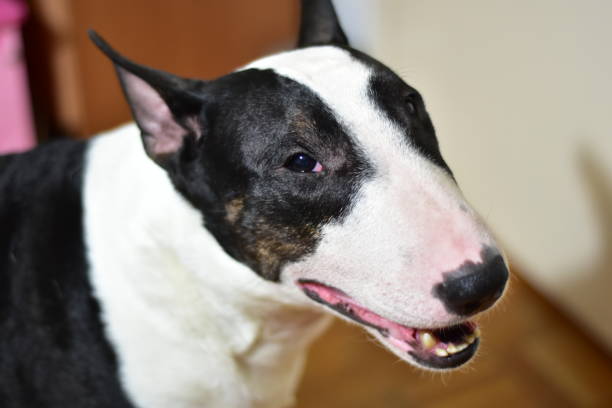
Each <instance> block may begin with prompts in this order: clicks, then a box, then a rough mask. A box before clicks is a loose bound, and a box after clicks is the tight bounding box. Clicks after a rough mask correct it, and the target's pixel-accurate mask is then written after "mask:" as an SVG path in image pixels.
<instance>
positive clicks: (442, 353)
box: [434, 348, 448, 357]
mask: <svg viewBox="0 0 612 408" xmlns="http://www.w3.org/2000/svg"><path fill="white" fill-rule="evenodd" d="M434 354H435V355H436V356H438V357H448V352H447V351H446V350H444V349H441V348H437V349H435V350H434Z"/></svg>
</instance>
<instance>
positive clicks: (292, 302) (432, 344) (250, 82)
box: [0, 0, 508, 408]
mask: <svg viewBox="0 0 612 408" xmlns="http://www.w3.org/2000/svg"><path fill="white" fill-rule="evenodd" d="M302 14H303V15H302V27H301V29H300V40H299V47H298V48H297V49H295V50H293V51H289V52H284V53H280V54H276V55H272V56H269V57H266V58H262V59H259V60H257V61H255V62H253V63H251V64H249V65H247V66H246V67H244V68H242V69H240V70H238V71H236V72H233V73H231V74H229V75H227V76H224V77H221V78H219V79H216V80H214V81H200V80H194V79H184V78H179V77H177V76H174V75H170V74H168V73H165V72H161V71H158V70H154V69H151V68H148V67H145V66H142V65H138V64H135V63H133V62H131V61H129V60H127V59H125V58H124V57H122V56H120V55H119V54H117V53H116V52H115V51H113V50H112V49H111V48H110V47H109V46H108V45H107V44H106V43H105V42H104V41H103V40H102V39H101V38H100V37H98V36H97V35H96V34H94V33H92V35H91V37H92V39H93V41H94V42H95V43H96V44H97V45H98V46H99V47H100V48H101V49H102V51H103V52H104V53H106V55H107V56H108V57H109V58H110V59H111V60H112V62H113V63H114V64H115V68H116V70H117V73H118V75H119V79H120V81H121V84H122V86H123V89H124V91H125V94H126V96H127V99H128V101H129V104H130V106H131V109H132V112H133V115H134V119H135V121H136V125H127V126H124V127H121V128H119V129H116V130H113V131H110V132H108V133H105V134H102V135H100V136H98V137H95V138H93V139H91V141H89V142H86V143H84V142H77V141H64V142H57V143H52V144H48V145H43V146H41V147H39V148H37V149H35V150H33V151H30V152H28V153H25V154H21V155H12V156H5V157H2V158H0V228H1V233H0V406H2V407H3V408H13V407H61V408H65V407H114V408H117V407H145V408H168V407H172V408H182V407H184V408H188V407H189V408H191V407H224V408H227V407H282V406H287V405H290V404H291V403H292V401H293V393H294V391H295V388H296V384H297V383H298V380H299V376H300V372H301V369H302V366H303V363H304V358H305V350H306V349H307V347H308V345H309V343H310V342H311V341H312V340H313V339H314V338H315V336H317V335H318V334H319V333H321V331H322V330H323V329H324V327H325V326H326V324H327V323H328V322H329V318H330V316H331V315H336V316H341V317H344V318H346V319H348V320H350V321H353V322H356V323H357V324H360V325H362V326H363V327H364V328H365V329H366V330H367V331H369V332H370V333H371V334H372V335H374V337H376V338H377V339H378V340H379V341H380V342H381V343H382V344H384V345H385V346H386V347H387V348H388V349H389V350H391V351H392V352H393V353H395V354H396V355H397V356H399V357H400V358H401V359H403V360H405V361H407V362H409V363H413V364H415V365H417V366H421V367H427V368H431V369H449V368H453V367H457V366H459V365H461V364H463V363H465V362H466V361H468V360H469V359H470V358H471V357H472V356H473V355H474V353H475V351H476V348H477V346H478V329H477V328H476V324H475V323H473V322H471V321H469V320H467V319H468V318H469V317H470V316H473V315H475V314H477V313H479V312H481V311H483V310H485V309H487V308H489V307H491V306H492V305H493V304H494V303H495V301H496V300H497V299H498V298H499V297H500V296H501V295H502V292H503V290H504V287H505V284H506V281H507V278H508V271H507V268H506V264H505V261H504V258H503V256H502V255H501V254H500V250H499V249H497V245H496V243H495V241H494V239H493V238H492V236H491V233H490V232H489V231H488V230H487V228H486V226H485V225H484V224H483V222H482V221H481V219H480V218H479V217H478V216H477V215H476V214H475V212H474V211H473V210H472V209H471V208H470V206H469V205H468V204H467V202H466V201H465V200H464V198H463V197H462V195H461V192H460V191H459V188H458V187H457V184H456V183H455V180H454V178H453V176H452V173H451V171H450V170H449V168H448V167H447V165H446V164H445V162H444V160H443V159H442V157H441V155H440V152H439V150H438V144H437V141H436V137H435V134H434V128H433V126H432V124H431V122H430V119H429V117H428V115H427V112H426V111H425V107H424V105H423V100H422V99H421V96H420V95H419V93H418V92H417V91H416V90H415V89H414V88H411V87H410V86H408V85H406V84H405V83H404V82H403V81H402V80H401V79H400V78H399V77H398V76H397V75H396V74H394V73H393V72H392V71H390V70H389V69H388V68H387V67H385V66H384V65H382V64H381V63H379V62H377V61H376V60H374V59H372V58H370V57H368V56H367V55H364V54H362V53H360V52H358V51H356V50H354V49H351V48H350V47H349V46H348V43H347V40H346V37H345V35H344V33H343V32H342V29H341V28H340V25H339V23H338V21H337V19H336V15H335V12H334V10H333V8H332V6H331V3H330V2H329V0H310V1H305V2H304V4H303V13H302ZM143 147H144V148H143Z"/></svg>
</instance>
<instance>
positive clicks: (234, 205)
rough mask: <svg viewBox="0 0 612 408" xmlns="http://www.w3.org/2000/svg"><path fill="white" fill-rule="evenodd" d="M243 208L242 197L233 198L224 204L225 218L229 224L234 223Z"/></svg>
mask: <svg viewBox="0 0 612 408" xmlns="http://www.w3.org/2000/svg"><path fill="white" fill-rule="evenodd" d="M243 209H244V197H238V198H234V199H233V200H231V201H230V202H228V203H227V204H225V219H226V220H227V221H228V222H229V223H230V224H235V223H236V222H237V221H238V220H239V219H240V215H241V214H242V210H243Z"/></svg>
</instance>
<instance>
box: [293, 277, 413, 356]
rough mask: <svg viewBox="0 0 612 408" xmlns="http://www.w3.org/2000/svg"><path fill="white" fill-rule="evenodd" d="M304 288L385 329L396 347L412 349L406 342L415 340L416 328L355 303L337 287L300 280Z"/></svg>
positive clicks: (357, 317)
mask: <svg viewBox="0 0 612 408" xmlns="http://www.w3.org/2000/svg"><path fill="white" fill-rule="evenodd" d="M299 285H300V286H301V287H302V289H303V290H305V291H309V292H311V293H314V294H316V295H317V296H318V297H319V298H320V299H321V300H322V301H323V302H325V303H328V304H330V305H332V306H339V308H342V309H344V310H350V312H351V313H352V315H353V316H354V317H355V318H356V319H357V320H361V321H363V322H366V323H369V324H371V325H372V326H376V327H377V328H380V329H383V330H384V331H386V332H387V333H388V334H389V341H390V342H392V343H394V344H395V346H396V347H399V348H401V349H405V350H408V349H411V348H412V347H410V346H408V344H406V342H408V341H410V342H414V341H415V334H416V333H415V332H416V330H415V329H411V328H410V327H406V326H402V325H401V324H398V323H395V322H392V321H391V320H388V319H385V318H384V317H382V316H380V315H378V314H376V313H374V312H372V311H370V310H368V309H366V308H365V307H363V306H361V305H359V304H357V303H355V301H354V300H353V299H351V298H350V297H348V296H347V295H345V294H344V293H342V292H341V291H339V290H337V289H333V288H330V287H329V286H325V285H322V284H319V283H316V282H299Z"/></svg>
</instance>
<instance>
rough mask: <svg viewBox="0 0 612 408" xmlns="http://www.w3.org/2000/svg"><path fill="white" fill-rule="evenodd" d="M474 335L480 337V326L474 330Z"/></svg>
mask: <svg viewBox="0 0 612 408" xmlns="http://www.w3.org/2000/svg"><path fill="white" fill-rule="evenodd" d="M474 337H480V329H479V328H478V327H477V328H476V329H475V330H474Z"/></svg>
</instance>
